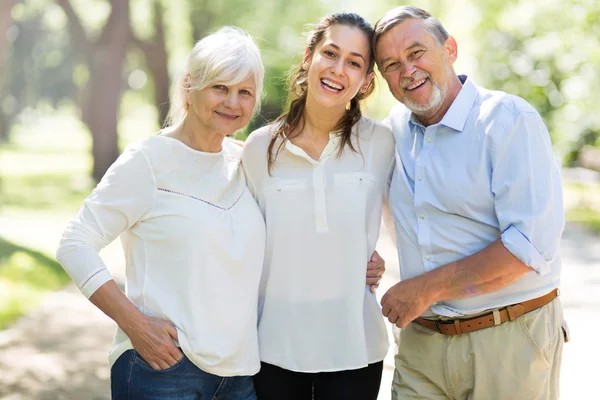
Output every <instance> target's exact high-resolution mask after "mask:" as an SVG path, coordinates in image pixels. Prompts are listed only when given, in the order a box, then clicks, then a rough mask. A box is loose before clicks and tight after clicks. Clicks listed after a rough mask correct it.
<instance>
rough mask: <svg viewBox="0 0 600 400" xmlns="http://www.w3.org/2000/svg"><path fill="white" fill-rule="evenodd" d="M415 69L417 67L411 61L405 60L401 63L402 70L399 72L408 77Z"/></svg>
mask: <svg viewBox="0 0 600 400" xmlns="http://www.w3.org/2000/svg"><path fill="white" fill-rule="evenodd" d="M416 71H417V68H415V66H414V65H413V63H411V62H405V63H403V64H402V70H401V71H400V73H401V74H402V77H410V76H412V75H413V74H414V73H415V72H416Z"/></svg>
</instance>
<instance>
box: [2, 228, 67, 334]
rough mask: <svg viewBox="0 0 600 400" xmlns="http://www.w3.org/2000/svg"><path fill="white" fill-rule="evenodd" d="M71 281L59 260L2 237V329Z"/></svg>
mask: <svg viewBox="0 0 600 400" xmlns="http://www.w3.org/2000/svg"><path fill="white" fill-rule="evenodd" d="M69 281H70V278H69V276H68V275H67V274H66V272H65V271H64V270H63V269H62V267H61V266H60V264H59V263H58V262H56V260H54V259H52V258H50V257H48V256H47V255H45V254H44V253H42V252H39V251H36V250H32V249H29V248H26V247H23V246H20V245H17V244H14V243H12V242H9V241H7V240H6V239H4V238H2V237H0V329H4V328H6V327H7V325H8V324H9V323H10V322H12V321H13V320H14V319H15V318H17V317H19V316H21V315H23V314H24V313H26V312H27V311H29V310H30V309H31V308H32V307H35V306H36V305H37V304H39V302H40V300H41V298H42V296H43V295H44V294H45V293H47V292H49V291H53V290H56V289H58V288H60V287H62V286H64V285H65V284H66V283H68V282H69Z"/></svg>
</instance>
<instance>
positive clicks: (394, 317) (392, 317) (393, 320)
mask: <svg viewBox="0 0 600 400" xmlns="http://www.w3.org/2000/svg"><path fill="white" fill-rule="evenodd" d="M387 319H388V321H390V323H391V324H392V325H394V324H396V322H397V321H398V319H400V316H399V315H398V313H397V312H394V311H392V312H391V313H389V314H388V316H387Z"/></svg>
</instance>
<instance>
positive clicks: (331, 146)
mask: <svg viewBox="0 0 600 400" xmlns="http://www.w3.org/2000/svg"><path fill="white" fill-rule="evenodd" d="M341 140H342V139H341V137H340V134H339V133H338V132H330V133H329V142H328V143H327V146H325V148H324V149H323V152H322V153H321V157H319V160H314V159H313V158H312V157H310V156H309V155H308V154H306V152H305V151H304V150H302V149H301V148H300V147H298V146H296V145H295V144H294V143H292V141H291V140H289V139H288V140H287V141H286V142H285V148H286V150H288V151H289V152H290V153H292V154H294V155H296V156H299V157H302V158H305V159H307V160H308V161H310V162H311V163H312V164H318V163H320V162H322V161H323V160H325V159H326V158H328V157H329V156H331V155H332V154H333V153H334V152H336V151H337V150H338V148H339V145H340V141H341Z"/></svg>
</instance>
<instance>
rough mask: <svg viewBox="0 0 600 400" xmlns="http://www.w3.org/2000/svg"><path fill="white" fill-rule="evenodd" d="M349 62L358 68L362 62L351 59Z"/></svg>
mask: <svg viewBox="0 0 600 400" xmlns="http://www.w3.org/2000/svg"><path fill="white" fill-rule="evenodd" d="M349 64H350V65H352V66H353V67H356V68H360V67H361V65H360V63H358V62H356V61H350V62H349Z"/></svg>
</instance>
